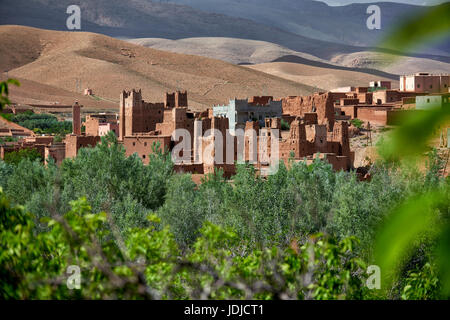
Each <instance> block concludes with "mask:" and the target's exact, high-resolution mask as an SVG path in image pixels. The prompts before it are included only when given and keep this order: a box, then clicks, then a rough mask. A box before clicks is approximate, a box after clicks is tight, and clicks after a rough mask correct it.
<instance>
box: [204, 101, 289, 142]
mask: <svg viewBox="0 0 450 320" xmlns="http://www.w3.org/2000/svg"><path fill="white" fill-rule="evenodd" d="M213 114H214V116H215V117H225V118H228V119H229V122H230V132H231V133H233V134H234V132H235V130H236V129H244V128H245V123H246V122H247V121H258V122H259V123H260V125H261V126H263V125H264V119H265V118H273V117H281V115H282V101H281V100H273V97H271V96H262V97H253V98H251V99H250V100H249V99H232V100H230V102H229V104H228V105H218V106H213Z"/></svg>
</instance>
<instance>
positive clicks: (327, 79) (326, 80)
mask: <svg viewBox="0 0 450 320" xmlns="http://www.w3.org/2000/svg"><path fill="white" fill-rule="evenodd" d="M247 67H248V68H250V69H253V70H258V71H262V72H265V73H268V74H271V75H274V76H277V77H280V78H284V79H287V80H292V81H296V82H298V83H303V84H307V85H310V86H318V87H320V88H322V89H325V90H332V89H336V88H341V87H347V86H354V87H357V86H367V85H369V82H370V81H373V80H375V79H376V80H386V81H391V82H392V86H393V87H394V88H398V80H393V79H392V78H386V77H380V76H376V75H373V74H368V73H365V72H362V71H361V72H359V71H351V70H345V69H344V70H343V69H339V68H333V67H328V68H324V67H318V66H312V65H308V64H300V63H291V62H271V63H261V64H255V65H250V66H247Z"/></svg>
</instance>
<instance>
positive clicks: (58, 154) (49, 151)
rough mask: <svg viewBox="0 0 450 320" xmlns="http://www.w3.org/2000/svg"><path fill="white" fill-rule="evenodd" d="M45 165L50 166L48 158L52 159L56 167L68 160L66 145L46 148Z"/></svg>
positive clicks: (59, 144)
mask: <svg viewBox="0 0 450 320" xmlns="http://www.w3.org/2000/svg"><path fill="white" fill-rule="evenodd" d="M44 153H45V157H44V163H45V164H46V165H47V164H48V161H47V160H48V158H49V157H51V158H53V160H54V161H55V164H56V165H60V164H61V163H62V162H63V160H64V159H65V158H66V146H65V144H64V143H58V144H53V145H51V146H46V147H45V152H44Z"/></svg>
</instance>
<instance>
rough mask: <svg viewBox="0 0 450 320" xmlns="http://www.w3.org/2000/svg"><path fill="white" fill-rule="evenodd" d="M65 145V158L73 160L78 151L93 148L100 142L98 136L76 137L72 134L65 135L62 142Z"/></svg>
mask: <svg viewBox="0 0 450 320" xmlns="http://www.w3.org/2000/svg"><path fill="white" fill-rule="evenodd" d="M64 142H65V144H66V158H75V157H76V156H77V154H78V150H80V149H81V148H86V147H95V146H96V145H97V143H99V142H100V137H99V136H77V135H74V134H68V135H66V138H65V140H64Z"/></svg>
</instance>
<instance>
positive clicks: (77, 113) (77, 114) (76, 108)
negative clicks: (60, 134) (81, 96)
mask: <svg viewBox="0 0 450 320" xmlns="http://www.w3.org/2000/svg"><path fill="white" fill-rule="evenodd" d="M72 133H73V134H77V135H80V134H81V106H80V105H79V104H78V102H75V103H74V105H73V106H72Z"/></svg>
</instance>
